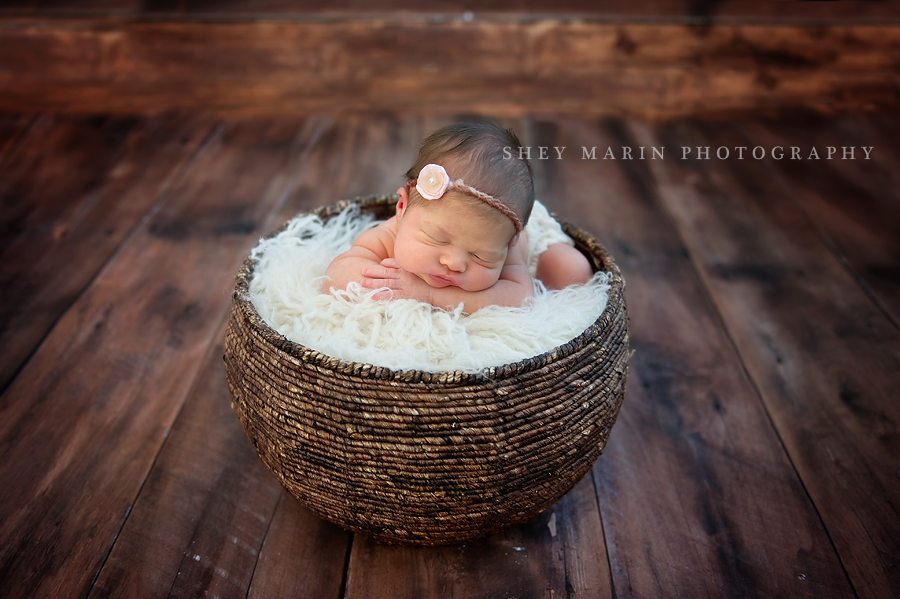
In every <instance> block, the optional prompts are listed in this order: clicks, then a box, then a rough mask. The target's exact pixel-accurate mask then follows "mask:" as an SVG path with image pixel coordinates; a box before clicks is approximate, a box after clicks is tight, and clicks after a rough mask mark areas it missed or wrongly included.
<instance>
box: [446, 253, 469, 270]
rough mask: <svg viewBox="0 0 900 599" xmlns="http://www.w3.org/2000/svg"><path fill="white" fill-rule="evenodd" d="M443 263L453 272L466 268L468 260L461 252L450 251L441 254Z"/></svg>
mask: <svg viewBox="0 0 900 599" xmlns="http://www.w3.org/2000/svg"><path fill="white" fill-rule="evenodd" d="M441 265H442V266H444V267H446V268H448V269H450V270H452V271H453V272H463V271H465V270H466V261H465V259H464V258H463V256H462V254H461V252H455V251H448V252H444V253H443V254H442V255H441Z"/></svg>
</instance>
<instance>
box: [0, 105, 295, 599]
mask: <svg viewBox="0 0 900 599" xmlns="http://www.w3.org/2000/svg"><path fill="white" fill-rule="evenodd" d="M297 131H298V126H297V125H293V126H292V125H291V124H290V123H285V122H284V121H277V122H276V121H268V122H267V121H259V122H257V121H244V122H236V123H226V124H223V125H222V126H221V127H220V128H219V129H218V130H217V132H216V134H215V135H214V136H213V137H212V138H210V139H209V141H208V142H207V143H206V144H205V145H204V147H203V149H202V151H201V152H200V153H199V154H198V155H197V157H196V158H195V160H194V161H193V162H192V164H191V166H190V170H189V172H188V173H187V174H186V176H185V177H184V178H183V179H182V180H181V181H180V182H179V183H178V185H176V186H175V188H174V189H173V190H172V191H171V193H170V194H169V195H168V197H167V198H166V201H165V202H164V203H163V204H162V205H161V206H160V207H159V208H158V209H157V210H156V211H155V213H154V214H153V215H152V217H151V218H149V219H147V220H145V221H144V222H142V223H141V226H140V228H139V229H138V230H137V231H136V232H135V233H134V234H133V236H131V238H130V239H129V240H128V241H127V242H126V243H125V244H123V245H122V247H121V249H120V250H119V252H118V253H117V255H116V257H115V259H113V260H112V261H110V262H109V264H107V266H106V267H105V268H104V269H103V271H102V272H101V273H100V274H99V275H98V277H97V278H96V279H95V280H94V282H93V284H92V285H91V286H90V287H89V288H88V289H87V290H86V291H85V292H84V293H83V294H82V295H81V296H80V297H79V299H78V301H77V302H76V303H75V304H74V305H73V306H72V308H71V309H69V310H68V311H67V312H66V313H65V314H64V315H63V316H62V318H61V319H60V320H59V322H58V323H57V325H56V326H55V327H54V329H53V331H52V332H51V334H50V335H48V337H47V339H46V340H45V341H44V343H43V344H42V345H41V347H40V349H39V350H38V351H37V352H36V353H35V355H34V356H33V358H32V359H31V360H30V361H29V363H28V364H27V365H26V367H25V368H24V369H23V370H22V372H21V373H20V374H19V376H18V377H17V378H16V379H15V380H14V381H13V383H12V384H11V385H10V387H9V388H8V389H7V391H6V392H5V393H4V395H3V397H2V404H0V448H2V453H3V455H4V460H3V462H2V463H0V485H2V487H3V488H4V489H7V491H6V492H5V493H4V494H3V495H2V496H0V513H3V514H4V515H5V516H4V519H3V521H2V523H0V539H2V543H0V585H2V588H0V595H3V596H29V597H46V596H53V597H62V596H73V597H74V596H79V597H83V596H85V595H87V593H88V591H89V590H90V588H91V584H92V582H93V581H94V579H95V578H96V577H97V575H98V573H99V571H100V567H101V566H102V564H103V561H104V559H105V558H106V556H107V555H108V554H109V551H110V549H111V547H112V545H113V542H114V540H115V537H116V535H117V534H118V532H119V530H120V529H121V527H122V525H123V523H124V521H125V520H126V519H127V517H128V513H129V511H130V510H131V508H132V506H133V504H134V501H135V498H136V497H137V495H138V492H139V490H140V488H141V486H142V484H143V482H144V481H145V480H146V478H147V475H148V472H149V471H150V468H151V465H152V464H153V462H154V460H155V458H156V456H157V454H158V452H159V449H160V447H161V445H162V443H163V441H164V439H165V437H166V435H167V434H168V432H169V430H170V428H171V426H172V423H173V421H174V419H175V417H176V415H177V414H178V412H179V410H180V409H181V407H182V405H183V403H184V400H185V397H186V395H187V393H188V391H189V389H190V387H191V385H192V384H193V382H194V380H195V379H196V378H197V375H198V369H199V368H200V366H201V364H202V360H203V359H204V357H205V356H206V355H207V354H208V352H209V348H210V344H211V343H212V342H213V341H214V340H215V338H216V333H217V331H218V330H219V328H220V327H221V325H222V321H223V319H224V316H225V313H226V310H227V308H228V305H229V302H230V292H229V291H230V289H231V284H230V281H231V279H232V277H233V273H234V272H235V270H236V268H237V266H238V264H239V263H240V262H241V261H242V260H243V257H244V256H245V255H246V253H247V251H248V250H249V248H250V247H251V246H252V245H253V244H254V243H255V242H256V239H257V238H258V236H259V234H260V233H261V231H260V228H261V225H262V224H263V223H264V222H265V217H266V215H267V214H269V213H271V211H272V210H273V209H274V208H275V206H276V205H277V203H278V201H279V200H280V199H281V194H282V184H283V181H281V179H280V178H279V177H278V174H279V173H281V172H283V171H284V168H285V165H284V163H283V160H284V159H285V157H286V156H287V155H288V154H289V153H288V151H287V150H288V148H290V147H291V146H292V144H294V143H296V139H295V138H296V135H297Z"/></svg>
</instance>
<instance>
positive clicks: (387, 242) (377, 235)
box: [353, 216, 397, 259]
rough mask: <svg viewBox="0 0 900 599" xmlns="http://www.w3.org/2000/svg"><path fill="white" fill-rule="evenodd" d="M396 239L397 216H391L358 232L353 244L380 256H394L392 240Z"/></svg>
mask: <svg viewBox="0 0 900 599" xmlns="http://www.w3.org/2000/svg"><path fill="white" fill-rule="evenodd" d="M395 239H397V217H396V216H394V217H391V218H389V219H388V220H386V221H384V222H383V223H379V224H378V226H376V227H372V228H371V229H367V230H365V231H363V232H362V233H360V235H359V237H357V238H356V241H354V242H353V245H359V246H362V247H365V248H367V249H369V250H371V251H373V252H375V253H376V254H378V255H379V256H380V257H382V259H383V258H393V257H394V240H395Z"/></svg>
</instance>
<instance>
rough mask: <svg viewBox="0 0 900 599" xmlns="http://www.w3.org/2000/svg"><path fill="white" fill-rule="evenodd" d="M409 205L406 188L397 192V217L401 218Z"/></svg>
mask: <svg viewBox="0 0 900 599" xmlns="http://www.w3.org/2000/svg"><path fill="white" fill-rule="evenodd" d="M407 205H409V190H408V189H406V186H403V187H401V188H400V189H398V190H397V217H398V218H399V217H400V216H403V212H404V211H405V210H406V206H407Z"/></svg>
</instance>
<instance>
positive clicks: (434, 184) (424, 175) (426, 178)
mask: <svg viewBox="0 0 900 599" xmlns="http://www.w3.org/2000/svg"><path fill="white" fill-rule="evenodd" d="M449 186H450V177H449V175H447V171H446V170H444V167H442V166H441V165H439V164H426V165H425V166H423V167H422V170H420V171H419V177H418V178H417V179H416V191H418V192H419V194H420V195H421V196H422V197H423V198H425V199H426V200H436V199H438V198H439V197H441V196H442V195H444V192H445V191H447V188H448V187H449Z"/></svg>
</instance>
